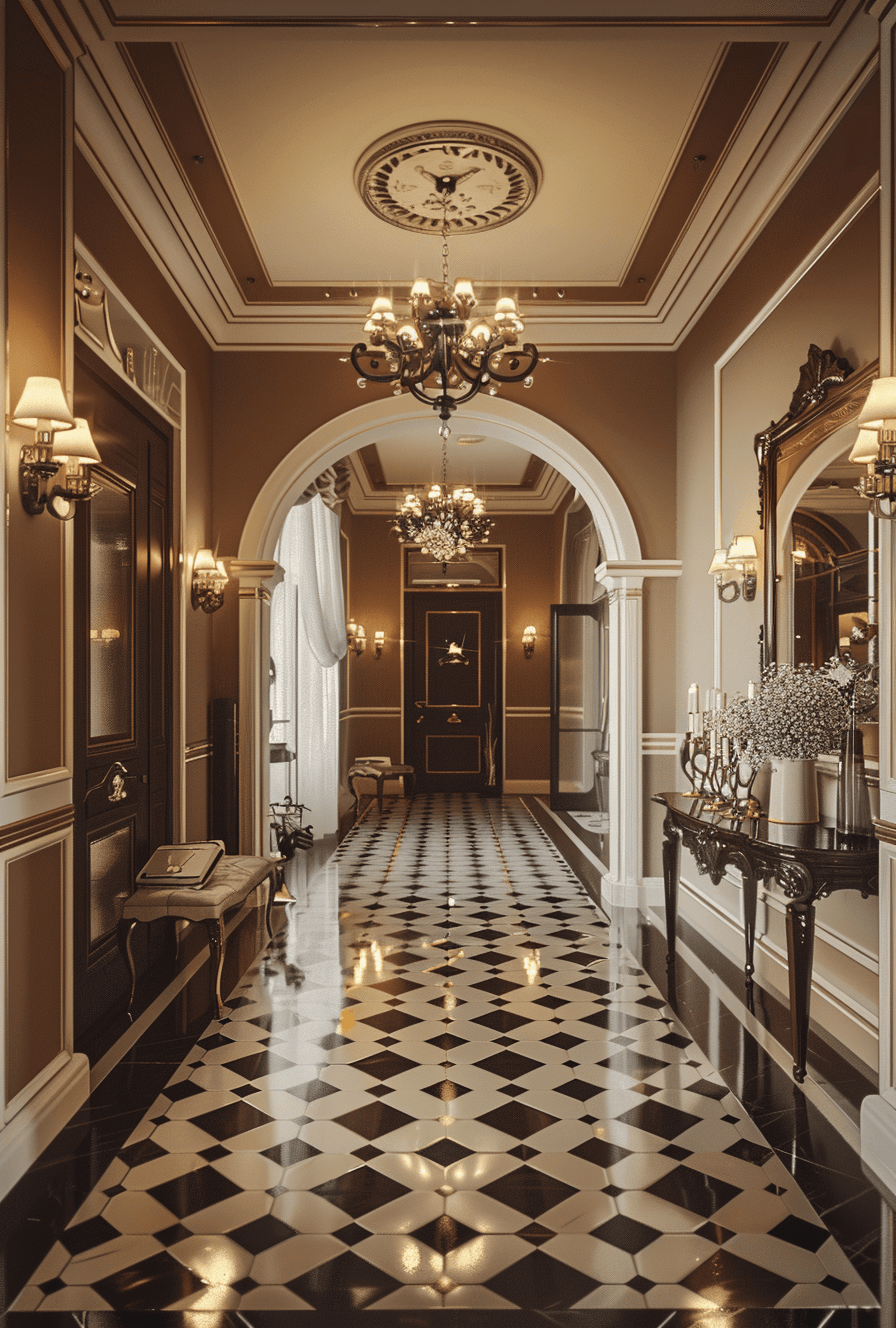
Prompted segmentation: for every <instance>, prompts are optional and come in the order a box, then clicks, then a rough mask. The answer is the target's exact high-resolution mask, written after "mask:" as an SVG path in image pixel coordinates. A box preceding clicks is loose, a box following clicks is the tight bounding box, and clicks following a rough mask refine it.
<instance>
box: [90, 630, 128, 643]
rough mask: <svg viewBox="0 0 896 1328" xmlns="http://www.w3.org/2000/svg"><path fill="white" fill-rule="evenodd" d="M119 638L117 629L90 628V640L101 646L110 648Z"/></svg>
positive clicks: (119, 633)
mask: <svg viewBox="0 0 896 1328" xmlns="http://www.w3.org/2000/svg"><path fill="white" fill-rule="evenodd" d="M120 636H121V632H119V630H118V628H117V627H91V629H90V639H91V641H96V643H97V644H98V645H101V646H111V644H112V642H113V641H117V640H118V639H119V637H120Z"/></svg>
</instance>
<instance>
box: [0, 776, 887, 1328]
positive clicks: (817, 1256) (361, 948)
mask: <svg viewBox="0 0 896 1328" xmlns="http://www.w3.org/2000/svg"><path fill="white" fill-rule="evenodd" d="M312 884H313V888H312V889H310V890H309V891H307V892H306V894H305V896H304V898H305V901H306V902H305V903H302V904H298V905H296V907H295V908H292V909H291V910H290V917H289V923H288V929H287V931H286V932H285V933H282V934H281V935H279V936H277V937H275V939H274V941H273V942H272V943H271V946H270V947H269V949H268V950H267V952H266V953H265V954H264V955H262V956H261V957H260V958H259V960H258V962H257V963H256V965H255V966H254V968H253V969H252V970H251V971H250V972H249V973H248V974H247V976H246V978H245V979H244V981H243V982H242V983H241V984H240V987H239V988H238V990H237V991H236V992H235V993H234V994H233V996H232V999H231V1001H230V1006H229V1013H228V1014H227V1015H226V1016H225V1018H224V1019H223V1020H221V1021H220V1022H215V1023H213V1024H212V1025H210V1027H209V1029H208V1030H207V1032H206V1034H205V1036H204V1037H203V1038H202V1039H201V1041H200V1042H199V1044H198V1045H197V1047H196V1048H195V1049H194V1052H193V1053H192V1054H191V1056H190V1057H189V1058H188V1062H187V1063H186V1064H185V1066H183V1067H182V1068H181V1069H180V1070H179V1071H178V1072H177V1073H176V1074H175V1075H174V1076H173V1078H172V1081H171V1083H170V1085H169V1087H168V1089H167V1090H166V1091H165V1093H164V1094H163V1095H162V1096H161V1097H160V1098H159V1099H158V1101H157V1102H156V1103H154V1105H153V1107H152V1109H151V1110H150V1112H148V1113H147V1116H146V1118H145V1119H144V1121H143V1122H142V1123H141V1125H140V1126H139V1127H138V1129H137V1130H136V1131H135V1132H134V1134H133V1135H132V1137H131V1139H130V1140H129V1141H128V1144H127V1146H126V1147H125V1148H124V1149H123V1150H122V1152H121V1154H120V1155H119V1156H118V1157H117V1158H116V1159H115V1160H114V1162H113V1163H112V1164H111V1165H110V1167H109V1168H108V1170H107V1171H106V1173H105V1175H104V1176H103V1177H102V1179H101V1181H100V1183H99V1185H98V1186H97V1187H96V1189H95V1191H94V1192H93V1193H92V1194H91V1195H90V1196H89V1198H88V1199H87V1201H86V1202H85V1203H84V1204H83V1205H82V1207H81V1209H80V1210H79V1212H78V1213H77V1214H76V1216H75V1218H74V1220H73V1222H72V1223H71V1224H70V1226H69V1227H68V1229H67V1230H66V1231H65V1233H64V1235H63V1237H62V1239H61V1240H60V1241H59V1242H58V1243H57V1244H56V1246H54V1248H53V1249H52V1250H51V1252H50V1253H49V1254H48V1256H47V1257H46V1259H45V1260H44V1261H43V1263H42V1264H41V1266H40V1267H39V1268H38V1269H37V1271H36V1272H35V1274H34V1276H33V1277H32V1279H31V1282H30V1283H29V1284H28V1285H27V1286H26V1287H25V1289H24V1290H23V1292H22V1293H21V1295H20V1296H19V1298H18V1300H17V1301H16V1302H15V1304H14V1306H13V1308H14V1309H16V1310H40V1311H53V1310H73V1311H86V1310H91V1309H96V1310H113V1311H120V1312H123V1311H135V1312H139V1311H145V1310H163V1309H170V1310H188V1309H190V1310H197V1311H198V1310H214V1311H218V1312H221V1311H226V1310H231V1309H236V1310H258V1311H263V1310H286V1311H289V1310H292V1311H298V1310H315V1309H326V1310H329V1311H337V1312H338V1311H340V1310H350V1309H361V1308H375V1309H378V1310H389V1309H412V1310H413V1309H427V1308H457V1309H465V1308H466V1309H476V1308H478V1309H513V1308H517V1307H525V1308H528V1309H537V1310H543V1311H548V1312H549V1311H554V1310H563V1309H570V1308H577V1309H645V1308H648V1309H657V1310H659V1309H678V1308H683V1309H698V1310H705V1311H709V1312H713V1311H716V1310H718V1309H729V1308H731V1307H732V1306H734V1305H736V1306H738V1307H741V1306H742V1307H745V1308H746V1307H750V1306H756V1307H763V1308H773V1307H778V1308H781V1309H806V1308H817V1309H822V1310H825V1309H831V1310H834V1309H837V1308H843V1307H844V1306H851V1307H861V1306H870V1305H873V1304H874V1303H875V1302H874V1299H873V1297H872V1295H871V1293H870V1292H869V1290H868V1288H867V1287H866V1286H865V1285H864V1283H862V1282H861V1280H860V1279H859V1277H858V1275H857V1274H856V1272H855V1270H854V1269H853V1267H852V1265H851V1264H850V1262H849V1260H848V1259H847V1258H846V1256H845V1255H844V1254H843V1252H842V1250H841V1249H840V1248H839V1247H838V1245H837V1244H836V1242H835V1241H834V1240H833V1238H832V1237H831V1236H830V1234H829V1232H828V1230H827V1228H826V1227H825V1226H824V1225H823V1223H822V1222H821V1220H820V1219H819V1218H818V1216H817V1215H816V1214H815V1212H814V1210H813V1209H812V1207H811V1206H810V1204H809V1203H808V1201H807V1199H806V1198H805V1196H804V1195H803V1194H802V1193H801V1192H800V1190H799V1189H798V1188H797V1187H796V1185H795V1183H794V1181H793V1179H792V1178H791V1177H790V1175H789V1174H788V1172H787V1171H786V1169H785V1168H784V1166H783V1164H782V1163H781V1161H780V1160H779V1159H778V1157H777V1156H776V1154H775V1153H774V1152H773V1151H772V1149H771V1148H769V1147H768V1145H767V1144H766V1143H765V1141H764V1140H763V1138H762V1136H761V1135H760V1134H759V1132H758V1131H757V1129H756V1128H755V1126H754V1125H753V1124H752V1122H751V1121H750V1120H749V1118H748V1117H747V1115H746V1113H745V1112H744V1110H743V1108H742V1107H741V1106H740V1104H739V1103H738V1102H737V1100H736V1099H735V1098H734V1097H733V1096H732V1095H731V1094H730V1093H729V1092H728V1090H727V1088H726V1086H725V1084H724V1083H723V1082H722V1081H721V1079H720V1078H719V1076H718V1075H717V1074H716V1073H715V1072H714V1071H713V1069H712V1068H711V1066H710V1065H709V1063H708V1062H707V1061H706V1059H705V1058H704V1057H703V1056H702V1054H701V1053H700V1051H699V1050H698V1048H697V1047H696V1046H695V1045H694V1043H692V1042H691V1040H690V1039H689V1037H688V1036H687V1034H686V1032H685V1030H684V1029H683V1028H682V1027H681V1026H680V1025H679V1024H678V1022H677V1020H676V1019H675V1018H674V1016H673V1014H672V1012H671V1011H670V1010H669V1009H668V1008H667V1007H666V1005H665V1004H664V1002H663V999H662V997H661V996H660V994H659V993H658V992H657V991H656V990H655V988H654V987H653V986H652V984H651V983H650V982H649V981H648V980H647V978H646V977H645V975H644V973H643V972H642V971H641V970H640V969H639V968H638V967H637V966H636V965H634V964H633V962H632V961H631V958H630V957H629V955H628V954H627V953H626V951H625V950H624V949H623V948H622V947H621V945H620V943H619V941H618V939H617V938H616V937H615V936H614V933H613V929H612V927H611V926H610V924H609V923H608V921H607V919H606V918H605V917H604V916H603V915H602V914H601V913H600V912H599V911H598V910H597V909H596V908H595V906H594V905H593V904H592V903H591V901H590V899H589V898H588V897H587V896H586V894H585V893H584V891H583V890H582V888H581V887H580V885H579V884H578V882H577V881H576V878H575V876H574V875H573V873H572V872H571V871H570V869H569V867H568V866H567V864H566V863H565V862H564V861H563V859H562V858H561V856H560V855H559V853H558V852H557V850H556V849H555V848H554V846H553V845H552V844H551V843H550V841H549V840H548V839H547V837H546V836H545V835H544V833H543V832H542V831H541V830H540V828H539V827H538V826H537V825H536V824H535V822H534V821H533V820H532V819H531V817H530V816H529V814H528V812H527V811H526V809H525V807H524V806H523V805H522V804H521V803H519V802H516V801H513V800H510V801H507V802H495V801H488V802H480V801H479V800H477V799H474V798H465V797H461V796H457V797H445V798H422V797H421V798H418V799H417V800H416V801H415V802H412V803H411V804H403V803H393V804H391V806H390V807H388V809H387V811H386V812H385V814H384V816H383V818H382V820H379V819H374V820H371V819H370V818H369V817H368V818H366V819H365V820H362V821H361V822H360V823H359V824H358V825H357V826H356V828H355V829H354V831H353V832H352V833H351V834H350V835H349V836H348V838H347V839H346V840H345V841H344V842H343V844H342V846H341V847H340V848H339V850H338V851H337V852H336V853H335V855H334V857H333V858H332V859H331V860H330V862H329V863H328V864H326V866H325V867H324V868H322V869H321V871H320V873H319V874H318V876H317V878H316V879H315V881H314V882H313V883H312Z"/></svg>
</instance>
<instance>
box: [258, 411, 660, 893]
mask: <svg viewBox="0 0 896 1328" xmlns="http://www.w3.org/2000/svg"><path fill="white" fill-rule="evenodd" d="M409 418H419V419H420V421H421V423H423V422H425V423H426V424H427V425H428V426H431V424H432V416H431V414H430V413H429V412H427V411H425V410H424V409H423V408H422V407H420V406H419V405H418V404H417V403H416V402H414V401H413V400H412V399H411V398H410V397H402V398H398V399H395V398H393V399H387V400H384V401H376V402H370V403H369V404H365V405H363V406H359V407H357V408H356V409H355V410H351V411H347V412H346V413H345V414H343V415H339V416H337V417H335V418H334V419H332V420H330V421H328V422H327V423H326V424H324V425H322V426H321V427H320V428H319V429H316V430H315V431H314V432H313V433H312V434H309V435H308V437H307V438H304V439H303V440H302V441H301V442H300V443H298V444H297V445H296V446H295V447H294V448H293V449H292V451H291V452H290V453H289V454H288V455H287V456H286V457H284V459H283V461H281V462H280V464H279V465H278V466H277V468H276V469H275V470H274V471H273V473H272V474H271V475H270V477H269V478H268V480H267V481H266V483H265V484H264V485H263V486H262V488H261V490H260V491H259V493H258V495H257V497H256V499H255V502H254V503H253V505H252V508H251V510H250V513H249V516H248V518H247V520H246V524H245V527H244V529H243V534H242V537H241V540H240V548H239V558H238V561H237V562H236V563H235V564H234V565H233V571H234V573H235V574H236V576H237V577H238V578H239V580H240V615H241V617H240V713H241V734H242V738H241V744H240V746H241V752H242V753H243V759H242V760H241V780H240V782H241V793H240V798H241V803H240V838H241V850H242V851H243V852H246V853H255V852H260V851H263V844H264V842H265V841H264V826H265V820H266V815H265V813H266V811H267V770H268V764H267V740H268V734H267V728H266V725H265V719H266V714H267V706H268V659H269V651H268V640H269V635H268V631H269V629H268V613H267V603H268V600H269V589H270V586H271V585H272V584H273V582H274V580H275V579H276V570H277V569H276V566H275V564H274V563H273V561H272V559H273V552H274V548H275V545H276V542H277V538H278V535H279V532H280V530H281V528H282V526H283V522H284V520H285V517H286V513H287V512H288V510H289V508H290V507H291V506H292V505H293V503H294V502H295V501H296V499H297V498H298V497H299V495H300V494H301V493H302V492H303V491H304V489H305V488H307V486H308V485H309V484H310V483H311V482H312V481H313V480H314V479H315V478H316V476H317V475H319V474H320V473H321V471H323V470H325V469H326V468H327V467H328V466H331V465H333V464H334V462H336V461H338V460H340V459H341V458H342V457H344V456H345V455H347V454H348V453H351V452H355V451H358V450H360V449H361V448H363V447H365V446H367V445H368V444H370V443H375V442H376V441H377V438H378V437H379V436H380V435H383V436H385V435H386V434H387V433H388V430H389V429H390V427H391V426H393V425H394V424H395V423H396V422H398V421H402V422H404V421H407V420H408V419H409ZM463 421H464V428H465V429H466V428H469V429H470V430H473V431H475V430H476V428H477V427H478V426H481V427H482V428H483V430H485V429H487V430H488V431H489V432H490V433H491V435H492V436H494V437H498V438H501V439H503V440H505V441H507V442H509V443H511V444H514V445H515V446H518V447H522V448H524V449H525V450H527V451H529V452H531V453H532V454H533V455H534V456H537V457H540V458H541V459H542V460H544V461H546V462H547V463H548V464H549V465H551V466H553V467H554V469H555V470H557V471H559V472H560V474H561V475H563V476H564V477H565V478H566V479H567V480H568V481H569V482H570V483H571V484H572V485H573V486H574V487H575V488H576V489H577V490H578V492H579V494H580V495H581V497H582V498H583V500H584V501H585V503H586V504H587V506H588V508H589V510H590V512H591V514H592V516H593V519H594V523H595V526H596V527H597V530H598V533H599V536H600V541H601V547H602V548H603V549H604V551H605V561H604V562H603V563H602V564H601V567H600V568H599V569H598V573H597V575H598V577H599V579H600V580H602V581H603V583H604V585H605V586H606V589H607V592H608V597H609V601H610V636H609V649H610V675H611V676H610V731H611V735H612V737H611V743H612V757H613V760H612V769H613V772H614V773H613V775H612V779H611V785H610V815H611V819H612V822H613V824H614V826H616V827H617V834H616V835H615V838H614V843H613V848H612V851H611V855H610V873H609V876H608V877H607V878H605V885H606V887H607V890H608V894H609V897H610V901H611V902H614V903H623V902H625V903H634V902H635V899H636V896H637V891H638V889H639V887H640V883H641V843H642V824H641V823H642V806H641V802H642V794H641V589H642V585H643V581H644V578H645V577H647V576H677V575H678V573H679V570H680V564H678V563H675V562H672V561H665V560H644V559H642V557H641V544H640V540H639V537H638V533H637V530H636V529H635V524H634V521H633V519H632V516H631V513H630V511H629V509H628V506H627V504H626V502H625V500H624V498H623V496H622V494H621V492H620V491H619V489H618V487H617V485H616V483H615V481H614V480H613V478H612V477H611V475H610V474H609V472H608V471H607V470H606V469H605V467H604V466H603V465H602V464H601V463H600V461H599V460H598V459H597V457H595V456H594V455H593V454H592V453H591V452H589V451H588V449H587V448H586V447H585V446H584V445H583V444H582V443H581V442H579V440H578V439H576V438H575V437H574V436H573V435H572V434H570V433H568V432H567V430H565V429H563V428H562V427H561V426H559V425H557V424H555V423H554V422H553V421H552V420H549V419H547V418H545V417H544V416H541V415H538V414H537V413H536V412H534V411H532V410H529V409H527V408H526V407H525V406H521V405H519V404H517V403H516V402H510V401H502V400H499V399H496V398H490V397H485V398H481V399H479V398H477V400H476V401H475V402H474V403H473V404H472V405H471V406H468V407H466V408H465V409H464V413H463ZM633 892H634V893H633Z"/></svg>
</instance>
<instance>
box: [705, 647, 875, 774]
mask: <svg viewBox="0 0 896 1328" xmlns="http://www.w3.org/2000/svg"><path fill="white" fill-rule="evenodd" d="M704 719H705V723H706V726H707V727H708V728H709V729H714V730H715V732H716V734H717V735H718V737H720V738H722V737H726V738H729V739H730V740H731V745H732V747H733V748H734V749H735V750H736V752H737V753H738V755H739V758H740V760H742V761H744V762H745V763H746V764H748V765H751V766H753V768H754V769H756V770H758V769H759V767H760V766H761V765H762V763H763V761H768V760H772V759H778V760H788V761H814V760H815V759H816V757H817V756H819V755H820V754H821V753H822V752H836V751H838V750H839V748H840V735H841V733H842V731H843V729H844V727H845V726H846V725H847V723H848V722H849V705H848V703H847V700H846V698H845V697H844V696H843V694H842V692H841V690H840V688H839V687H838V686H837V683H836V681H835V680H834V678H832V677H831V675H830V673H828V672H822V671H819V670H816V669H815V668H814V667H813V665H811V664H771V665H769V666H768V668H766V669H765V670H764V671H763V674H762V681H761V682H760V684H759V686H758V688H757V689H756V694H755V696H753V697H751V698H747V697H743V696H737V697H735V698H734V700H733V701H732V702H731V704H730V705H729V706H727V707H726V708H725V709H723V710H717V711H708V712H707V714H706V715H705V717H704Z"/></svg>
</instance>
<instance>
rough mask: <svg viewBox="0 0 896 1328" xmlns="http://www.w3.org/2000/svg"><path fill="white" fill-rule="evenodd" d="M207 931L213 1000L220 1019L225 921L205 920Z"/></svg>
mask: <svg viewBox="0 0 896 1328" xmlns="http://www.w3.org/2000/svg"><path fill="white" fill-rule="evenodd" d="M204 922H205V929H206V931H207V932H208V945H209V951H210V959H211V965H212V969H211V972H212V1000H213V1002H214V1006H215V1014H216V1015H217V1017H218V1018H219V1019H220V1018H221V1016H222V1014H223V1010H224V1002H223V1001H222V999H221V970H222V969H223V967H224V919H223V918H205V919H204Z"/></svg>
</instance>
